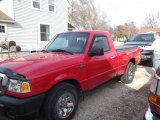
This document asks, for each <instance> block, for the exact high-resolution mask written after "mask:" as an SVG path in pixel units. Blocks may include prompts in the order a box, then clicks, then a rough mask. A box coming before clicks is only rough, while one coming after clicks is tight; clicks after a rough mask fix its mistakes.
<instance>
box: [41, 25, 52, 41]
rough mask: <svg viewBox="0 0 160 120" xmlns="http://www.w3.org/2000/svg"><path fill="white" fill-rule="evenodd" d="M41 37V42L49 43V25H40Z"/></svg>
mask: <svg viewBox="0 0 160 120" xmlns="http://www.w3.org/2000/svg"><path fill="white" fill-rule="evenodd" d="M40 36H41V41H49V36H50V26H49V25H40Z"/></svg>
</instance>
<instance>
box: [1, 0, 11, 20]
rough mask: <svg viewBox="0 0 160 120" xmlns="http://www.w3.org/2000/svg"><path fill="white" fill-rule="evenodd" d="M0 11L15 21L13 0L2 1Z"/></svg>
mask: <svg viewBox="0 0 160 120" xmlns="http://www.w3.org/2000/svg"><path fill="white" fill-rule="evenodd" d="M0 10H1V11H3V12H4V13H5V14H7V15H8V16H9V17H11V18H12V19H13V20H14V11H13V0H2V1H0Z"/></svg>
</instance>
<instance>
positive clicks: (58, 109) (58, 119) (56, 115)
mask: <svg viewBox="0 0 160 120" xmlns="http://www.w3.org/2000/svg"><path fill="white" fill-rule="evenodd" d="M78 101H79V92H78V90H77V88H76V87H75V86H73V85H71V84H68V83H61V84H59V85H57V86H55V87H54V88H53V89H52V90H51V91H50V92H49V94H48V97H47V99H46V101H45V104H44V109H43V111H42V113H43V118H44V120H71V119H72V118H73V116H74V114H75V112H76V110H77V107H78Z"/></svg>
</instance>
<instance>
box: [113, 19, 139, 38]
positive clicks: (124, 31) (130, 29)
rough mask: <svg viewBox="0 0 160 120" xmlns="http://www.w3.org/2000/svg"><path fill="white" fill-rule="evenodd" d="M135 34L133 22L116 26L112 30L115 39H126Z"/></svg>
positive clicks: (135, 29)
mask: <svg viewBox="0 0 160 120" xmlns="http://www.w3.org/2000/svg"><path fill="white" fill-rule="evenodd" d="M136 33H137V28H136V26H135V24H134V22H132V21H129V22H127V23H125V24H124V25H118V26H116V28H115V29H114V36H115V38H117V39H121V38H122V39H123V38H126V39H128V38H130V37H132V36H133V35H134V34H136Z"/></svg>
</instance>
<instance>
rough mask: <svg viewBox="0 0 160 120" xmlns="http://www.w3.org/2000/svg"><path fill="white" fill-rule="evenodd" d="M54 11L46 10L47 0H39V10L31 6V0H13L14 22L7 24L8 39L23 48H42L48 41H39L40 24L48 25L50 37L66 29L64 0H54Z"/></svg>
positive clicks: (66, 15)
mask: <svg viewBox="0 0 160 120" xmlns="http://www.w3.org/2000/svg"><path fill="white" fill-rule="evenodd" d="M55 3H56V4H55V5H56V6H55V7H56V11H55V12H49V11H48V0H41V10H36V9H33V8H32V0H14V14H15V21H16V22H17V23H15V24H8V39H9V40H14V41H16V43H17V44H18V45H21V46H22V49H23V50H36V49H42V48H43V47H44V46H45V45H46V44H47V43H48V42H41V41H40V24H47V25H48V24H49V25H50V33H51V34H50V38H52V37H53V36H54V35H55V34H57V33H59V32H64V31H67V21H68V20H67V17H68V14H67V6H66V4H65V1H64V0H55Z"/></svg>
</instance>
